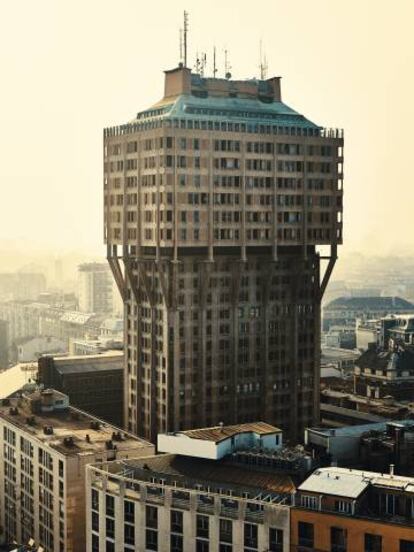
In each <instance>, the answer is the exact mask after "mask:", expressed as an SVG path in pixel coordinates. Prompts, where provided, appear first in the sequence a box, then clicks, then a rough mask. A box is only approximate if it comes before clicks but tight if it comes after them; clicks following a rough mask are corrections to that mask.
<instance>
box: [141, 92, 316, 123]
mask: <svg viewBox="0 0 414 552" xmlns="http://www.w3.org/2000/svg"><path fill="white" fill-rule="evenodd" d="M158 118H161V119H201V120H217V121H229V122H240V123H246V122H251V123H262V124H263V123H268V124H270V123H273V124H278V125H289V126H299V127H302V128H313V129H317V128H320V127H319V126H318V125H316V124H314V123H312V122H311V121H309V120H308V119H306V118H305V117H304V116H303V115H301V114H300V113H298V112H297V111H295V110H293V109H291V108H290V107H289V106H287V105H286V104H284V103H283V102H274V101H273V102H266V101H261V100H259V99H243V98H237V97H214V96H212V97H204V98H203V97H199V96H194V95H189V94H188V95H186V94H183V95H181V96H178V97H177V98H175V99H174V100H173V101H172V102H171V103H169V104H166V105H162V106H154V107H153V108H151V109H147V110H145V111H142V112H140V113H138V115H137V118H136V120H137V121H142V122H145V121H151V120H154V119H158Z"/></svg>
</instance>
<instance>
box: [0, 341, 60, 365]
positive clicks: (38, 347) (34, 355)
mask: <svg viewBox="0 0 414 552" xmlns="http://www.w3.org/2000/svg"><path fill="white" fill-rule="evenodd" d="M13 345H14V346H13V347H12V350H11V357H12V358H13V360H14V361H15V362H18V363H21V362H31V361H34V360H37V359H38V358H39V357H40V356H42V355H44V354H58V353H60V354H62V353H67V351H68V347H67V343H65V342H64V341H63V340H62V339H58V338H57V337H53V336H38V337H22V338H21V339H16V340H15V342H14V344H13Z"/></svg>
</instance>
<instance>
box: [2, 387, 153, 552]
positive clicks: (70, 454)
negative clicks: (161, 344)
mask: <svg viewBox="0 0 414 552" xmlns="http://www.w3.org/2000/svg"><path fill="white" fill-rule="evenodd" d="M0 450H1V451H2V455H1V456H0V526H1V528H2V533H3V535H4V537H5V539H6V541H7V542H12V541H16V542H28V541H29V539H31V538H33V539H34V540H35V542H36V544H38V545H40V546H41V547H42V548H43V550H44V552H63V551H64V552H80V551H82V550H85V548H86V543H85V467H86V466H87V464H89V463H94V462H100V461H108V460H115V459H119V460H120V459H127V458H133V457H137V456H141V455H143V456H145V455H151V454H153V453H154V447H153V445H151V444H150V443H148V442H146V441H143V440H141V439H138V438H137V437H135V436H133V435H131V434H129V433H125V432H122V431H120V430H119V429H118V428H116V427H114V426H111V425H109V424H106V423H104V422H103V421H102V420H99V419H98V418H95V417H93V416H90V415H88V414H86V413H84V412H82V411H80V410H77V409H75V408H72V407H71V406H70V405H69V399H68V397H67V396H66V395H64V394H62V393H60V392H58V391H54V390H46V391H42V392H41V391H36V392H34V393H32V394H30V395H27V396H24V397H21V398H17V399H3V400H2V401H1V403H0Z"/></svg>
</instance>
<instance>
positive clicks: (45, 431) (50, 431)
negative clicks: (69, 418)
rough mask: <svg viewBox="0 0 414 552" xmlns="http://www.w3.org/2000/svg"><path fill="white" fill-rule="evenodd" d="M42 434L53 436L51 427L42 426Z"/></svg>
mask: <svg viewBox="0 0 414 552" xmlns="http://www.w3.org/2000/svg"><path fill="white" fill-rule="evenodd" d="M43 433H44V434H45V435H53V427H52V426H43Z"/></svg>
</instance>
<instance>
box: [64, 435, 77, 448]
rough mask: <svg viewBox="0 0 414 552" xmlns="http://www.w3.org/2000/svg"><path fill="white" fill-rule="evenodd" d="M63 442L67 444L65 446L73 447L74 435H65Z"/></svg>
mask: <svg viewBox="0 0 414 552" xmlns="http://www.w3.org/2000/svg"><path fill="white" fill-rule="evenodd" d="M63 444H64V445H65V447H73V446H74V445H75V442H74V440H73V437H65V438H64V439H63Z"/></svg>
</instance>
